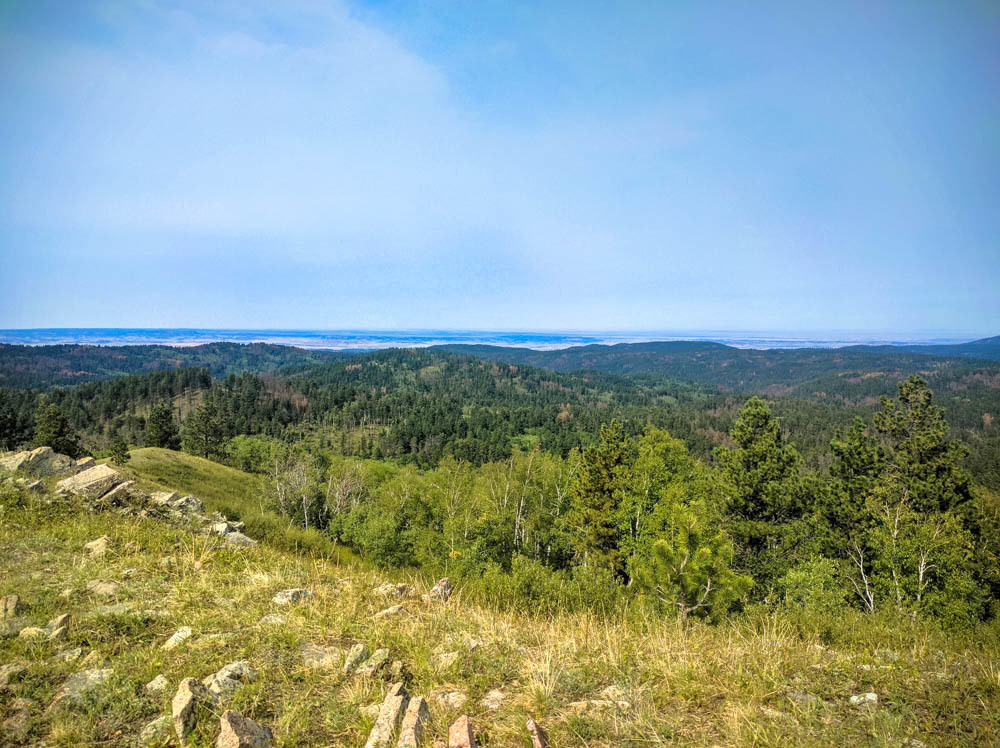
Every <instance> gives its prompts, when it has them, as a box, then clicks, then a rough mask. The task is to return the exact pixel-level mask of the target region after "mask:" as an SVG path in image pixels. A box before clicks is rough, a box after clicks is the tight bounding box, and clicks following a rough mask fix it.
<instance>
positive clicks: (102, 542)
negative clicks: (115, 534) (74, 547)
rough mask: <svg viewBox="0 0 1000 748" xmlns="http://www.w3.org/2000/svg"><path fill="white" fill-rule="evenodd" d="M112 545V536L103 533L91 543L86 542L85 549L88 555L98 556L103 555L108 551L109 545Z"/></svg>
mask: <svg viewBox="0 0 1000 748" xmlns="http://www.w3.org/2000/svg"><path fill="white" fill-rule="evenodd" d="M109 545H111V538H109V537H108V536H107V535H102V536H101V537H99V538H97V540H91V541H90V542H89V543H84V545H83V550H84V551H86V552H87V555H88V556H90V557H91V558H96V557H97V556H103V555H104V554H105V553H107V551H108V546H109Z"/></svg>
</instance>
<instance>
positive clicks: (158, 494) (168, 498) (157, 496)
mask: <svg viewBox="0 0 1000 748" xmlns="http://www.w3.org/2000/svg"><path fill="white" fill-rule="evenodd" d="M179 498H180V496H178V495H177V494H175V493H174V492H173V491H155V492H154V493H152V494H150V496H149V500H150V501H152V502H153V503H154V504H156V505H157V506H168V505H169V504H170V502H172V501H176V500H177V499H179Z"/></svg>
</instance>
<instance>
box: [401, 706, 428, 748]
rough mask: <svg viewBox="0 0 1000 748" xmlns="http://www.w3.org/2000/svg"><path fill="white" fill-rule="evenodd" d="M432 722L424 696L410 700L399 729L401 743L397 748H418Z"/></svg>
mask: <svg viewBox="0 0 1000 748" xmlns="http://www.w3.org/2000/svg"><path fill="white" fill-rule="evenodd" d="M430 721H431V712H430V709H428V708H427V701H426V700H425V699H424V698H423V696H417V697H415V698H412V699H410V702H409V703H408V704H407V705H406V713H405V714H404V715H403V724H402V725H400V727H399V741H398V742H397V743H396V748H417V746H419V745H420V744H421V743H422V742H423V739H424V728H425V727H426V725H427V724H429V723H430Z"/></svg>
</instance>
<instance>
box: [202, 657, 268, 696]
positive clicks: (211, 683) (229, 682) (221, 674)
mask: <svg viewBox="0 0 1000 748" xmlns="http://www.w3.org/2000/svg"><path fill="white" fill-rule="evenodd" d="M256 679H257V671H256V670H254V668H253V665H251V664H250V663H249V662H247V661H246V660H239V661H237V662H230V663H229V664H228V665H224V666H223V667H222V668H220V669H219V671H218V672H217V673H215V674H214V675H210V676H208V677H207V678H205V679H204V680H203V681H202V682H201V683H202V685H203V686H205V688H207V689H208V692H209V693H210V694H212V696H213V697H214V699H213V701H214V702H215V703H221V702H223V701H226V700H228V699H229V697H230V696H232V695H233V694H234V693H235V692H236V689H237V688H239V687H240V684H241V683H253V682H254V681H255V680H256Z"/></svg>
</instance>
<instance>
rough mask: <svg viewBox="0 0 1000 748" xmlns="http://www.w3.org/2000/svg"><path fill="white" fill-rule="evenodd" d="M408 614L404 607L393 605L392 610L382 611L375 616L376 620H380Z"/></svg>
mask: <svg viewBox="0 0 1000 748" xmlns="http://www.w3.org/2000/svg"><path fill="white" fill-rule="evenodd" d="M405 613H406V608H405V607H403V606H402V605H393V606H392V607H391V608H386V609H385V610H380V611H379V612H378V613H376V614H375V620H380V619H382V618H392V617H394V616H400V615H403V614H405Z"/></svg>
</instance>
